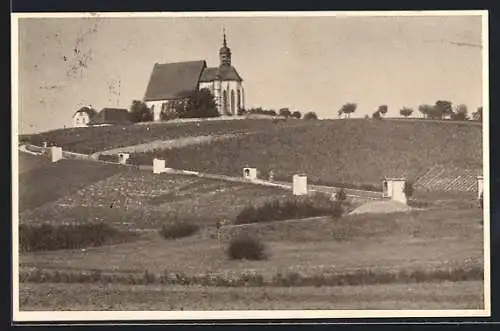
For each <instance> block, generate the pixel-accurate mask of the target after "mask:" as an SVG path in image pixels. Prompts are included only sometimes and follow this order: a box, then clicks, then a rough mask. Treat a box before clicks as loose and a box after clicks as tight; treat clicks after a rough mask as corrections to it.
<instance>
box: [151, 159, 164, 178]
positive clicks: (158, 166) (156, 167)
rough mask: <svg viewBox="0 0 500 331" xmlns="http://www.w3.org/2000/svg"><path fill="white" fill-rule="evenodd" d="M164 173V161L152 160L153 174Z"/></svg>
mask: <svg viewBox="0 0 500 331" xmlns="http://www.w3.org/2000/svg"><path fill="white" fill-rule="evenodd" d="M162 172H165V160H160V159H153V173H154V174H161V173H162Z"/></svg>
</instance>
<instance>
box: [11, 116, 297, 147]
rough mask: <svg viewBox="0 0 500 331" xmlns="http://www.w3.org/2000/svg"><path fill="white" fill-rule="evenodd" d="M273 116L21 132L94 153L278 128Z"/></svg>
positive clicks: (34, 140)
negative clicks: (270, 118) (31, 132)
mask: <svg viewBox="0 0 500 331" xmlns="http://www.w3.org/2000/svg"><path fill="white" fill-rule="evenodd" d="M301 124H304V122H303V121H289V122H288V124H287V125H301ZM275 127H276V125H274V124H273V122H272V121H271V120H269V119H246V120H234V121H229V120H225V121H199V122H194V121H189V122H178V123H169V122H167V123H142V124H135V125H113V126H104V127H83V128H70V129H58V130H52V131H47V132H43V133H38V134H29V135H21V136H20V141H22V142H26V143H31V144H33V145H37V146H42V145H43V142H47V143H49V144H53V145H56V146H61V147H62V148H63V149H64V150H67V151H71V152H76V153H83V154H91V153H95V152H99V151H104V150H108V149H113V148H118V147H126V146H131V145H137V144H144V143H148V142H151V141H155V140H168V139H176V138H182V137H195V136H206V135H221V134H238V133H247V132H261V131H266V130H269V129H273V128H275Z"/></svg>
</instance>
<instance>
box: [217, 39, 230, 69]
mask: <svg viewBox="0 0 500 331" xmlns="http://www.w3.org/2000/svg"><path fill="white" fill-rule="evenodd" d="M219 59H220V65H221V66H231V50H230V49H229V47H227V41H226V31H225V30H224V40H223V44H222V47H221V48H220V50H219Z"/></svg>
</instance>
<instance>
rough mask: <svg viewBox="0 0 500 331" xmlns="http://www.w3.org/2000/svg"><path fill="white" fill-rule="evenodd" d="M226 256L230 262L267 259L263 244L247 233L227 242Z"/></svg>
mask: <svg viewBox="0 0 500 331" xmlns="http://www.w3.org/2000/svg"><path fill="white" fill-rule="evenodd" d="M227 255H228V256H229V258H230V259H232V260H241V259H247V260H264V259H266V258H267V256H266V253H265V246H264V244H263V243H262V242H261V241H260V240H259V239H258V238H255V237H252V236H250V235H249V234H247V233H241V234H239V235H238V236H236V237H233V238H232V239H231V241H230V242H229V246H228V249H227Z"/></svg>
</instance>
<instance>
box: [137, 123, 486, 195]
mask: <svg viewBox="0 0 500 331" xmlns="http://www.w3.org/2000/svg"><path fill="white" fill-rule="evenodd" d="M481 128H482V127H481V126H480V125H474V124H471V123H456V122H455V123H445V122H443V123H440V122H426V121H411V122H410V121H390V120H382V121H373V120H329V121H312V122H308V123H307V125H302V126H283V127H282V128H281V129H280V130H278V131H277V130H266V131H261V132H259V133H258V134H248V135H240V136H237V137H233V138H231V139H226V140H220V141H213V142H211V143H210V145H209V146H208V147H207V145H190V146H185V147H183V148H179V149H171V150H164V151H156V152H147V153H140V154H135V155H133V158H132V159H134V160H135V162H137V163H139V164H151V162H152V159H153V158H154V157H159V158H164V159H165V160H166V163H167V165H168V166H169V167H172V168H179V169H186V168H187V169H193V170H199V171H205V172H212V173H222V174H228V175H240V174H241V170H242V167H244V166H252V167H257V168H258V169H259V171H261V173H262V174H263V175H264V176H266V174H267V172H268V171H269V170H270V169H273V170H274V173H275V178H277V179H280V178H281V179H285V178H286V179H287V180H290V178H291V176H292V175H293V174H295V173H306V174H307V175H308V178H309V180H310V182H312V183H318V184H326V185H334V186H345V187H361V188H367V189H377V190H379V189H381V181H382V179H383V178H384V177H399V176H405V177H407V178H409V179H413V180H416V179H418V178H419V177H420V176H422V175H425V174H428V172H429V171H430V170H431V169H433V168H435V167H441V168H453V169H454V174H455V175H456V176H460V175H463V177H464V178H465V180H467V181H471V180H472V181H473V183H474V181H475V178H474V174H481V173H482V133H481V132H482V130H481ZM450 180H453V179H450ZM469 186H470V185H469ZM429 188H430V189H432V186H428V185H427V186H426V189H429Z"/></svg>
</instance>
